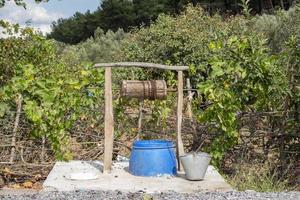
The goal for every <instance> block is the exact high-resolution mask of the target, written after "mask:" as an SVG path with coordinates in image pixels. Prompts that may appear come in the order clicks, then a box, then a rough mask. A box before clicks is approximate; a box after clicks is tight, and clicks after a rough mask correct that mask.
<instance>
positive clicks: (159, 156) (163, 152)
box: [129, 140, 177, 176]
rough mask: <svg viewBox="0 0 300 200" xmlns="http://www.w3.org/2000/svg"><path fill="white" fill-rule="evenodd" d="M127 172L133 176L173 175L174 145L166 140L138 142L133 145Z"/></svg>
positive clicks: (174, 172) (174, 163) (174, 161)
mask: <svg viewBox="0 0 300 200" xmlns="http://www.w3.org/2000/svg"><path fill="white" fill-rule="evenodd" d="M129 172H130V173H131V174H133V175H135V176H161V175H175V174H176V172H177V170H176V157H175V152H174V144H173V142H172V141H168V140H139V141H135V142H134V143H133V147H132V151H131V156H130V161H129Z"/></svg>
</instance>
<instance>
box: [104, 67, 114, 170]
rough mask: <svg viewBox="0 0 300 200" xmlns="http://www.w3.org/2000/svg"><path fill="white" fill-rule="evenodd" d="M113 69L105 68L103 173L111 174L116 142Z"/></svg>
mask: <svg viewBox="0 0 300 200" xmlns="http://www.w3.org/2000/svg"><path fill="white" fill-rule="evenodd" d="M111 85H112V81H111V67H107V68H105V84H104V87H105V93H104V94H105V119H104V120H105V121H104V132H105V139H104V163H103V172H104V173H110V172H111V165H112V155H113V142H114V118H113V105H112V86H111Z"/></svg>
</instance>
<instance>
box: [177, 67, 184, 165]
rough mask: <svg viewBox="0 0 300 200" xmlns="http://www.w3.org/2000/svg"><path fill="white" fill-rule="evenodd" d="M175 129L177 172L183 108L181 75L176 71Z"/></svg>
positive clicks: (180, 153) (182, 153)
mask: <svg viewBox="0 0 300 200" xmlns="http://www.w3.org/2000/svg"><path fill="white" fill-rule="evenodd" d="M177 84H178V85H177V90H178V97H177V128H176V132H177V134H176V150H177V151H176V153H177V154H176V155H177V162H178V171H182V169H183V168H182V165H181V163H180V159H179V157H180V156H182V155H184V148H183V142H182V138H181V124H182V107H183V73H182V71H178V82H177Z"/></svg>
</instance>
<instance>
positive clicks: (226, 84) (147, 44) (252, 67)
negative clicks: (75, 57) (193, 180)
mask: <svg viewBox="0 0 300 200" xmlns="http://www.w3.org/2000/svg"><path fill="white" fill-rule="evenodd" d="M249 24H250V21H249V20H248V19H245V18H243V17H239V16H237V17H234V18H229V19H226V20H224V19H222V17H221V16H219V15H214V16H209V15H208V14H207V13H205V12H204V11H203V10H202V9H201V8H199V7H191V6H190V7H188V8H187V10H186V11H185V12H184V13H183V14H181V15H179V16H177V17H170V16H166V15H161V16H160V17H159V18H158V19H157V21H156V23H154V24H152V25H151V26H150V27H149V28H142V29H140V30H137V31H135V32H134V33H133V35H132V36H131V37H130V38H128V39H127V40H126V42H125V50H124V52H125V57H126V58H127V59H129V60H138V61H147V62H157V63H166V64H173V65H189V66H190V70H189V74H186V75H189V77H190V78H191V81H192V85H193V87H196V88H198V93H199V94H201V95H200V97H201V98H197V99H196V100H195V102H194V105H196V106H195V107H194V111H195V113H197V119H198V120H199V121H200V122H203V123H207V124H211V125H213V126H214V127H215V128H218V129H219V131H220V132H221V133H222V134H220V135H219V136H217V137H216V138H215V139H214V141H213V142H212V144H211V145H210V146H209V147H208V148H207V149H206V151H209V152H210V153H211V154H212V156H213V158H214V159H213V162H214V164H216V165H218V164H220V161H221V158H222V156H223V154H224V153H225V152H226V151H227V150H228V149H230V148H231V147H233V146H234V145H235V144H236V142H237V139H238V131H237V117H238V113H241V112H246V111H249V110H264V109H265V110H268V109H272V106H274V104H272V102H275V101H276V100H275V99H276V98H282V95H283V94H282V93H281V91H282V87H283V85H284V80H285V77H284V76H283V75H282V73H281V72H282V69H280V68H278V65H277V59H276V57H273V56H270V50H269V49H268V47H267V45H266V39H265V37H263V35H262V34H259V33H257V34H253V33H252V30H251V29H249ZM154 75H155V73H154ZM157 76H163V75H162V74H161V73H160V74H157ZM164 77H165V78H166V79H168V80H169V81H174V78H175V76H170V75H167V76H164ZM170 79H171V80H170ZM275 80H282V82H281V83H282V84H279V83H277V82H276V81H275ZM273 94H276V95H277V97H276V98H274V97H273V96H274V95H273ZM199 105H204V107H207V109H204V110H201V109H199Z"/></svg>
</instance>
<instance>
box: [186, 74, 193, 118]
mask: <svg viewBox="0 0 300 200" xmlns="http://www.w3.org/2000/svg"><path fill="white" fill-rule="evenodd" d="M186 88H187V89H188V98H187V104H186V114H187V116H188V118H190V119H193V112H192V105H191V104H192V99H193V93H192V91H191V90H190V89H191V82H190V79H189V78H187V79H186Z"/></svg>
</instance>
